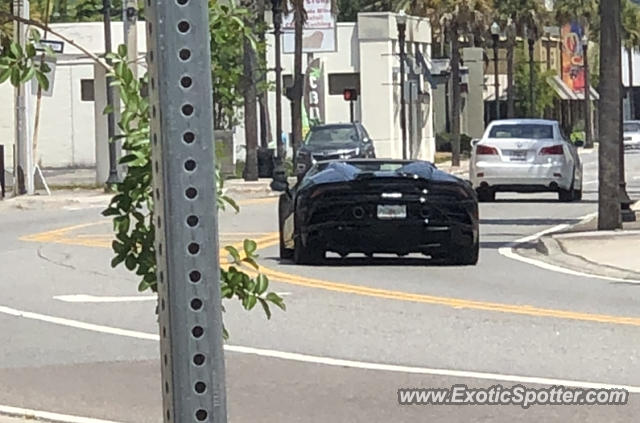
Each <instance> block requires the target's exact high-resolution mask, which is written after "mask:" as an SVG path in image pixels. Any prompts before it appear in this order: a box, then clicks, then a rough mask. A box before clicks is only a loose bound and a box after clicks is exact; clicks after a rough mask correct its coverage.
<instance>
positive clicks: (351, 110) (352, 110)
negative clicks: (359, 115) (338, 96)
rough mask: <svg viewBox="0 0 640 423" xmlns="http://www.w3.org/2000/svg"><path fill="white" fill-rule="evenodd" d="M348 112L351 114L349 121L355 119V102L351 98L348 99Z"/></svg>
mask: <svg viewBox="0 0 640 423" xmlns="http://www.w3.org/2000/svg"><path fill="white" fill-rule="evenodd" d="M349 114H350V116H351V122H352V123H353V122H355V121H356V102H355V101H353V100H349Z"/></svg>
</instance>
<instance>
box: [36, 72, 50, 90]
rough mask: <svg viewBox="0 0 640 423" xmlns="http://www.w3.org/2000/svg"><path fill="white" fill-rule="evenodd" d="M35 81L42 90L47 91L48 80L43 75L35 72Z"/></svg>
mask: <svg viewBox="0 0 640 423" xmlns="http://www.w3.org/2000/svg"><path fill="white" fill-rule="evenodd" d="M36 80H37V81H38V85H40V87H41V88H42V89H43V90H45V91H47V90H48V89H49V79H48V78H47V76H46V75H45V74H44V73H42V72H39V71H36Z"/></svg>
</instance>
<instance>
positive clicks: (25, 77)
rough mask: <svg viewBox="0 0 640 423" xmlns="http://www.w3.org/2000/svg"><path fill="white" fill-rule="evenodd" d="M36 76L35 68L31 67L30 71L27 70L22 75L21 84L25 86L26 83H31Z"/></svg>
mask: <svg viewBox="0 0 640 423" xmlns="http://www.w3.org/2000/svg"><path fill="white" fill-rule="evenodd" d="M35 74H36V70H35V68H33V67H29V68H28V69H25V70H24V72H23V73H22V76H21V77H20V83H21V84H24V83H26V82H29V81H31V80H32V79H33V77H34V75H35Z"/></svg>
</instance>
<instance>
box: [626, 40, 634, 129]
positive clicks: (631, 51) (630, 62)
mask: <svg viewBox="0 0 640 423" xmlns="http://www.w3.org/2000/svg"><path fill="white" fill-rule="evenodd" d="M633 50H634V49H633V48H629V49H627V51H628V53H629V57H628V60H629V92H628V96H629V115H630V119H631V120H634V119H635V118H636V108H635V104H633Z"/></svg>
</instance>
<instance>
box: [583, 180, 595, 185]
mask: <svg viewBox="0 0 640 423" xmlns="http://www.w3.org/2000/svg"><path fill="white" fill-rule="evenodd" d="M597 183H598V181H589V182H585V183H584V184H583V185H593V184H597Z"/></svg>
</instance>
